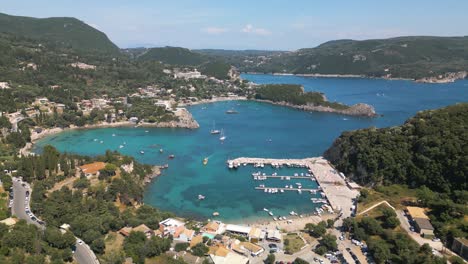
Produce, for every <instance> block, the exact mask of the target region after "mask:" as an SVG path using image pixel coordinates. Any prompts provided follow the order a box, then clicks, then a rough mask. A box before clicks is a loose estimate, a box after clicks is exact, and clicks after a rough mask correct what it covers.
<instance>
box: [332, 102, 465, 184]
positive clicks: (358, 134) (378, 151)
mask: <svg viewBox="0 0 468 264" xmlns="http://www.w3.org/2000/svg"><path fill="white" fill-rule="evenodd" d="M324 156H325V157H326V158H327V159H328V160H330V161H331V163H332V164H333V165H335V166H336V167H337V169H338V170H340V171H343V172H344V173H345V174H346V176H348V177H350V178H351V179H353V180H355V181H357V182H358V183H361V184H367V185H373V184H381V183H383V184H391V183H398V184H408V185H409V186H411V187H418V186H422V185H425V186H427V187H429V188H431V189H432V190H436V191H440V192H447V193H450V192H453V191H455V190H467V188H468V179H467V173H468V103H463V104H457V105H453V106H449V107H446V108H442V109H438V110H429V111H423V112H419V113H418V114H417V115H416V116H414V117H413V118H410V119H409V120H407V121H406V122H405V124H404V125H402V126H397V127H391V128H382V129H375V128H369V129H362V130H357V131H351V132H344V133H343V134H342V135H341V136H340V137H339V138H338V139H337V140H336V141H335V142H334V143H333V145H332V147H330V148H329V149H328V150H327V151H326V152H325V154H324Z"/></svg>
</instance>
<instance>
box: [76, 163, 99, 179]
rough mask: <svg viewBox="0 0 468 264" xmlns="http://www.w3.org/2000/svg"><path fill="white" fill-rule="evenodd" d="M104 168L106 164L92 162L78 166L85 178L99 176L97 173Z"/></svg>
mask: <svg viewBox="0 0 468 264" xmlns="http://www.w3.org/2000/svg"><path fill="white" fill-rule="evenodd" d="M105 167H106V163H104V162H100V161H99V162H93V163H89V164H85V165H83V166H80V167H79V168H80V171H81V172H82V173H84V175H85V176H86V177H87V178H90V177H92V176H99V171H100V170H102V169H104V168H105Z"/></svg>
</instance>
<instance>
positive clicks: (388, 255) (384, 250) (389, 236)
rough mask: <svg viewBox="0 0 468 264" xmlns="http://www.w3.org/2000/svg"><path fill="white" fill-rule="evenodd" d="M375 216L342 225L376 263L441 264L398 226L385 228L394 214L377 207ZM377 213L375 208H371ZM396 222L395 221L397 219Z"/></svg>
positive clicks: (386, 209) (427, 248)
mask: <svg viewBox="0 0 468 264" xmlns="http://www.w3.org/2000/svg"><path fill="white" fill-rule="evenodd" d="M379 208H380V209H379V214H378V215H379V216H378V217H367V216H366V217H362V218H359V219H356V218H346V219H344V221H343V226H344V227H345V229H346V230H347V231H349V232H350V233H351V235H352V237H353V238H354V239H357V240H359V241H365V242H366V244H367V246H368V249H369V252H370V254H371V255H372V257H373V258H374V260H375V262H376V263H388V261H391V262H392V263H401V264H403V263H405V264H413V263H415V264H416V263H418V264H419V263H421V264H422V263H437V264H438V263H440V264H441V263H445V262H446V261H445V260H444V259H443V258H439V257H436V256H434V255H433V254H432V249H431V248H430V247H429V246H428V245H427V244H425V245H423V246H421V247H419V245H418V244H417V243H416V242H414V241H413V240H412V239H411V238H410V237H409V236H408V235H407V234H406V233H405V232H404V231H401V230H400V229H399V227H396V226H395V227H393V226H392V227H391V226H389V225H388V222H389V219H392V218H393V217H395V213H394V211H393V210H392V209H390V208H388V207H379ZM375 210H377V209H375ZM397 221H398V220H397Z"/></svg>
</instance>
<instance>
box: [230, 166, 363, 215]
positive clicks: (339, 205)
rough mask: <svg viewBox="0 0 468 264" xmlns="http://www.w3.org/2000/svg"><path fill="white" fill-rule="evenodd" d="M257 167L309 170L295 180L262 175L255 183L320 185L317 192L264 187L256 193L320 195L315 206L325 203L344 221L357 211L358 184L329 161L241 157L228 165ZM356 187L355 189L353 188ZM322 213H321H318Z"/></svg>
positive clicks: (286, 177) (299, 188) (290, 177)
mask: <svg viewBox="0 0 468 264" xmlns="http://www.w3.org/2000/svg"><path fill="white" fill-rule="evenodd" d="M248 165H253V166H254V167H256V168H264V167H265V166H271V167H272V168H283V167H286V168H305V169H307V170H308V173H307V174H304V175H300V174H294V176H280V175H277V174H272V175H266V174H264V173H261V172H258V173H254V174H252V177H253V178H254V180H261V181H264V180H267V179H282V180H286V179H289V180H291V179H310V180H314V181H317V184H318V188H317V189H309V188H302V186H301V184H299V183H297V186H292V185H287V186H285V187H284V188H283V187H267V186H265V185H264V184H261V185H260V186H257V187H255V190H259V191H263V192H267V193H282V192H285V191H296V192H298V193H299V194H302V193H311V194H316V193H318V192H320V194H321V196H322V198H316V197H312V198H311V201H312V203H324V205H323V206H327V205H328V204H329V207H330V209H331V210H329V211H334V212H335V213H339V214H340V215H341V216H342V217H343V218H346V217H348V216H351V214H352V211H353V209H354V199H355V198H356V197H357V195H358V194H359V191H358V189H359V186H357V185H356V184H355V183H352V184H349V182H348V181H347V180H346V177H345V175H343V174H342V173H339V172H338V171H336V170H335V169H334V168H333V167H332V166H331V165H330V164H329V162H328V161H327V160H325V159H324V158H322V157H316V158H305V159H269V158H249V157H240V158H236V159H232V160H228V161H227V166H228V168H229V169H237V168H239V167H241V166H243V167H245V166H248ZM351 186H352V187H351ZM316 211H317V212H319V211H318V210H316Z"/></svg>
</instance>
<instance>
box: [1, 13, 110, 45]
mask: <svg viewBox="0 0 468 264" xmlns="http://www.w3.org/2000/svg"><path fill="white" fill-rule="evenodd" d="M0 33H7V34H11V35H16V36H21V37H28V38H31V39H36V40H44V41H47V42H51V43H54V44H55V45H58V46H61V47H66V48H71V49H74V50H81V51H98V52H106V53H118V52H119V48H118V47H117V46H116V45H115V44H114V43H113V42H112V41H111V40H109V38H108V37H107V36H106V34H104V33H103V32H101V31H99V30H97V29H95V28H93V27H91V26H89V25H88V24H86V23H84V22H82V21H80V20H78V19H76V18H70V17H51V18H33V17H24V16H11V15H7V14H3V13H0Z"/></svg>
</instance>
